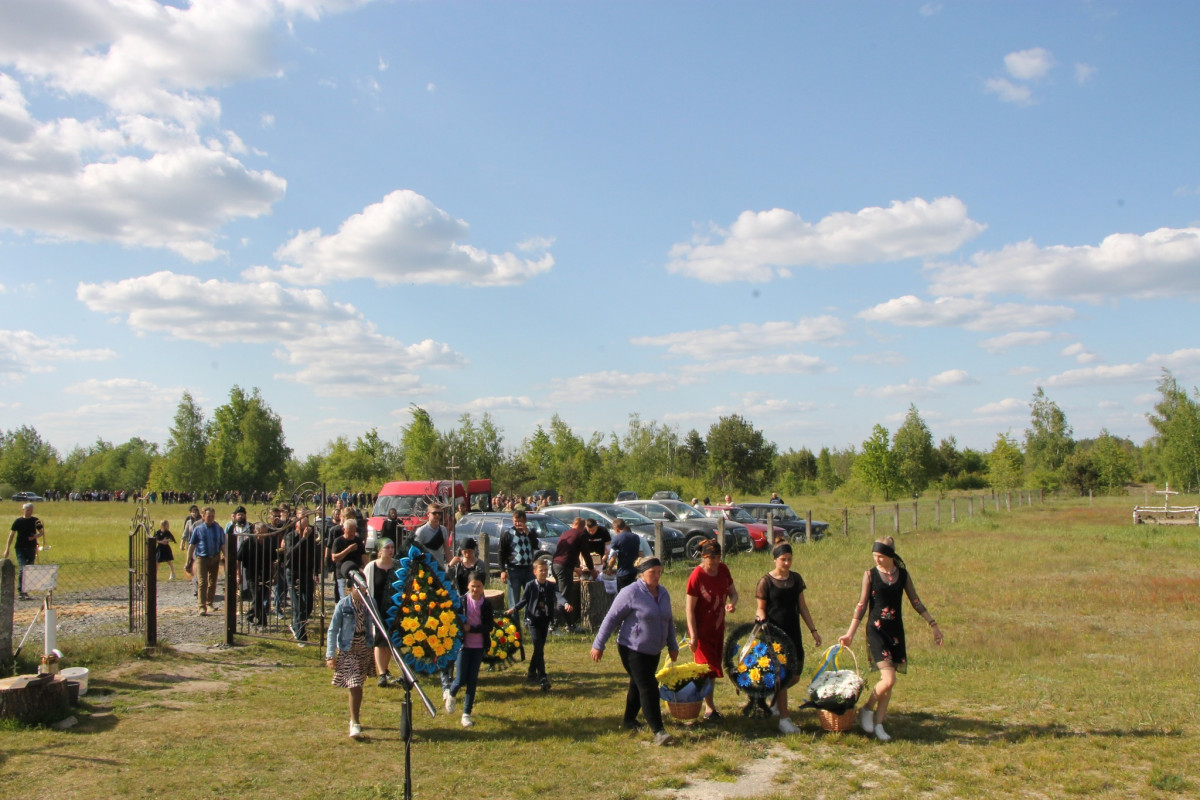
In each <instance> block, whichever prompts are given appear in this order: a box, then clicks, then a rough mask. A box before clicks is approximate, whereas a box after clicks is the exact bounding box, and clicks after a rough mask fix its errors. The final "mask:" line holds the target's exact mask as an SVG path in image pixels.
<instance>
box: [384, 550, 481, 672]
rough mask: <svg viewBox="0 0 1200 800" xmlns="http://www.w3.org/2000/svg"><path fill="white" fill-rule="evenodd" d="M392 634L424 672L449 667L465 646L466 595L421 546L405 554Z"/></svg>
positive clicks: (408, 661)
mask: <svg viewBox="0 0 1200 800" xmlns="http://www.w3.org/2000/svg"><path fill="white" fill-rule="evenodd" d="M392 588H393V589H395V590H396V594H395V595H394V596H393V598H392V599H393V604H392V608H391V610H390V611H389V612H388V619H387V626H388V636H389V637H390V638H391V640H392V644H394V645H395V646H396V652H398V653H399V654H400V657H401V658H403V659H404V663H406V664H408V666H410V667H411V668H413V669H414V670H416V671H418V672H424V673H426V674H432V673H434V672H438V671H440V670H442V669H445V668H446V667H447V666H449V665H450V664H453V663H454V660H455V659H456V658H457V657H458V651H459V650H460V649H461V648H462V640H463V618H462V598H461V597H460V596H459V594H458V590H457V589H455V588H454V586H453V584H451V583H450V582H449V581H447V579H446V573H445V572H444V571H443V570H442V568H441V566H440V565H439V564H438V563H437V562H436V561H434V560H433V559H431V558H429V557H428V556H427V555H426V554H425V552H424V551H423V550H421V549H420V548H419V547H413V548H412V549H410V550H409V551H408V555H407V556H405V557H404V558H402V559H400V568H399V569H398V570H397V571H396V580H395V582H394V583H393V584H392Z"/></svg>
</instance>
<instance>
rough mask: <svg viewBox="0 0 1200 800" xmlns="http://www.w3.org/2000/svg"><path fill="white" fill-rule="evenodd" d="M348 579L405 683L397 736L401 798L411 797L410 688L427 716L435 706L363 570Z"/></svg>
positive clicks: (351, 574) (433, 715) (408, 799)
mask: <svg viewBox="0 0 1200 800" xmlns="http://www.w3.org/2000/svg"><path fill="white" fill-rule="evenodd" d="M350 580H351V581H352V582H353V583H354V585H355V586H357V587H358V591H359V593H360V594H361V595H362V596H363V600H364V601H365V602H364V605H365V606H366V607H367V613H368V614H370V615H371V621H372V622H373V623H375V630H376V631H378V634H379V635H380V636H382V637H383V639H384V641H385V642H387V645H388V649H389V650H391V651H392V660H393V661H395V662H396V665H397V666H399V667H400V680H401V681H403V683H404V701H403V703H402V704H401V707H400V738H401V739H403V740H404V800H412V733H413V727H412V690H413V689H416V690H417V695H418V696H419V697H420V698H421V702H422V703H424V704H425V710H426V711H428V712H429V716H430V717H436V716H437V711H436V710H434V707H433V703H431V702H429V697H428V696H427V695H426V694H425V692H423V691H421V687H420V685H419V684H418V683H417V677H416V676H415V675H413V673H412V670H410V669H409V668H408V664H405V663H404V659H402V658H400V654H399V653H397V652H396V645H395V644H394V643H393V642H392V637H390V636H388V631H387V626H386V625H384V624H383V620H382V619H380V618H379V609H378V608H376V607H375V598H374V597H372V596H371V592H370V591H369V590H368V589H367V582H366V579H365V578H364V577H363V574H362V573H361V572H351V573H350Z"/></svg>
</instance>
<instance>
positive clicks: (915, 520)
mask: <svg viewBox="0 0 1200 800" xmlns="http://www.w3.org/2000/svg"><path fill="white" fill-rule="evenodd" d="M916 529H917V501H916V500H913V530H914V531H915V530H916Z"/></svg>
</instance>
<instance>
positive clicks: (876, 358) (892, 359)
mask: <svg viewBox="0 0 1200 800" xmlns="http://www.w3.org/2000/svg"><path fill="white" fill-rule="evenodd" d="M850 360H851V361H853V362H854V363H855V364H874V365H876V366H899V365H900V364H907V363H908V356H906V355H904V354H903V353H901V352H899V351H897V350H880V351H879V352H878V353H860V354H858V355H854V356H851V357H850Z"/></svg>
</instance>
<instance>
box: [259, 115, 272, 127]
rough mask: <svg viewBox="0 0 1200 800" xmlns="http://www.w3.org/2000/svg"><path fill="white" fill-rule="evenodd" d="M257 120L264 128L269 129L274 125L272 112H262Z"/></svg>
mask: <svg viewBox="0 0 1200 800" xmlns="http://www.w3.org/2000/svg"><path fill="white" fill-rule="evenodd" d="M258 121H259V124H260V125H262V127H263V128H264V129H266V130H270V129H271V128H274V127H275V115H274V114H267V113H263V114H262V116H260V117H259V120H258Z"/></svg>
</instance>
